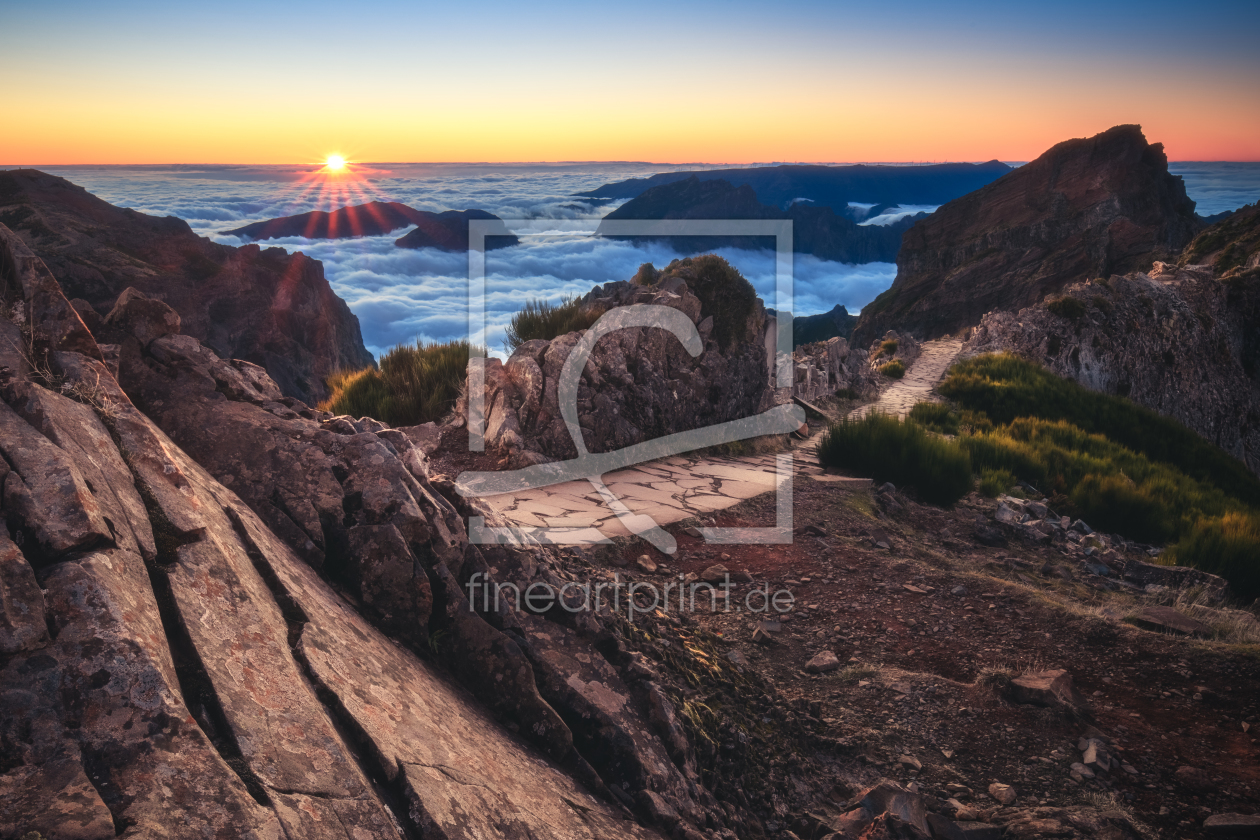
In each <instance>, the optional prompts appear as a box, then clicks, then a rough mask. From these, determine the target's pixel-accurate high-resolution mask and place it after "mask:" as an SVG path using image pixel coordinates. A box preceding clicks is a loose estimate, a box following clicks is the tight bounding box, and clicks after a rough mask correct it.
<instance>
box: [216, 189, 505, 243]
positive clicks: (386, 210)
mask: <svg viewBox="0 0 1260 840" xmlns="http://www.w3.org/2000/svg"><path fill="white" fill-rule="evenodd" d="M471 219H486V220H494V221H499V217H498V216H495V215H494V214H493V213H487V212H486V211H485V210H476V209H473V210H447V211H445V212H443V213H431V212H429V211H427V210H416V209H415V208H414V207H408V206H407V205H406V204H401V203H399V202H397V201H369V202H368V203H367V204H356V205H353V206H351V207H342V208H340V209H339V210H334V211H332V212H331V213H326V212H324V211H322V210H316V211H313V212H311V213H299V214H297V215H296V216H281V217H280V218H277V219H267V220H266V221H262V222H254V223H253V224H249V225H245V226H244V227H239V228H236V229H235V230H229V231H224V233H226V234H228V235H231V236H240V237H244V238H249V239H253V240H262V239H279V238H281V237H286V236H301V237H304V238H306V239H349V238H352V237H356V236H382V235H384V234H387V233H391V232H393V231H396V230H401V229H402V228H405V227H410V226H411V225H416V226H417V227H416V229H415V230H413V231H411V232H410V233H408V234H407V235H406V236H403V237H402V238H400V239H398V240H396V241H395V243H394V244H395V245H397V246H398V247H400V248H440V249H442V250H444V251H465V250H467V249H468V222H469V220H471ZM518 242H519V240H518V239H517V238H516V237H515V236H511V235H510V234H508V233H507V230H506V228H504V229H503V234H502V235H496V236H494V237H493V238H492V239H489V240H487V243H486V247H487V250H494V249H495V248H505V247H507V246H509V245H516V244H517V243H518Z"/></svg>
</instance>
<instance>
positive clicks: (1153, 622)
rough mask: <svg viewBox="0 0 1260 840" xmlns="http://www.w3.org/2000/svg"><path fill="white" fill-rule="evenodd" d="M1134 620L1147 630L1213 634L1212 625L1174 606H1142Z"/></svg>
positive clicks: (1189, 634) (1186, 633)
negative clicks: (1209, 625) (1177, 609)
mask: <svg viewBox="0 0 1260 840" xmlns="http://www.w3.org/2000/svg"><path fill="white" fill-rule="evenodd" d="M1132 620H1133V623H1134V624H1136V625H1137V626H1138V627H1141V628H1143V629H1145V630H1154V631H1156V632H1171V633H1177V634H1180V635H1182V636H1200V637H1204V638H1206V637H1208V636H1211V635H1212V628H1211V627H1208V626H1207V625H1206V624H1204V623H1203V622H1202V621H1197V620H1195V619H1193V618H1191V617H1190V616H1188V615H1184V614H1182V613H1179V612H1177V611H1176V610H1174V609H1173V608H1172V607H1163V606H1146V607H1142V608H1141V609H1140V610H1138V611H1137V612H1135V613H1134V614H1133V616H1132Z"/></svg>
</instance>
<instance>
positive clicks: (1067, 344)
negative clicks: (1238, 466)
mask: <svg viewBox="0 0 1260 840" xmlns="http://www.w3.org/2000/svg"><path fill="white" fill-rule="evenodd" d="M1257 323H1260V274H1257V272H1254V271H1253V272H1250V273H1249V274H1247V273H1244V274H1240V275H1234V276H1231V278H1230V279H1229V280H1228V281H1222V280H1221V279H1219V278H1218V277H1217V275H1216V274H1215V272H1214V270H1213V269H1212V268H1210V267H1208V266H1193V265H1192V266H1183V267H1176V266H1173V265H1170V264H1166V263H1160V262H1157V263H1156V264H1155V266H1154V268H1153V269H1152V270H1151V271H1150V272H1149V273H1142V272H1132V273H1129V274H1126V275H1113V276H1111V277H1109V278H1107V279H1105V280H1090V281H1085V282H1080V283H1074V284H1072V285H1070V286H1068V287H1067V288H1065V289H1064V290H1063V292H1062V294H1061V295H1054V296H1050V297H1048V298H1046V299H1045V300H1042V301H1040V302H1038V303H1036V304H1034V305H1032V306H1028V307H1027V308H1024V309H1021V310H1019V311H1018V312H992V313H990V314H988V315H986V316H985V317H984V319H983V320H981V322H980V324H979V325H978V326H977V327H976V329H975V330H974V331H973V333H972V335H971V337H970V339H969V340H968V341H967V343H966V345H965V346H964V349H963V354H964V355H974V354H979V353H990V352H1012V353H1016V354H1018V355H1019V356H1022V357H1024V358H1026V359H1030V360H1032V361H1035V362H1037V363H1039V364H1041V365H1044V366H1045V367H1047V368H1048V369H1050V370H1051V371H1053V372H1054V373H1056V374H1058V375H1059V376H1063V377H1065V378H1068V379H1072V380H1075V381H1077V382H1080V383H1081V384H1082V385H1085V386H1086V387H1088V388H1091V389H1093V390H1095V391H1102V392H1104V393H1110V394H1118V395H1120V396H1126V397H1128V398H1129V399H1131V400H1133V401H1134V402H1137V403H1140V404H1141V405H1144V406H1146V407H1148V408H1151V409H1153V410H1155V411H1158V412H1159V413H1160V414H1164V415H1167V416H1169V417H1172V418H1174V419H1176V420H1178V421H1180V422H1181V423H1183V424H1184V425H1186V426H1187V427H1189V428H1191V429H1193V430H1194V431H1196V432H1198V433H1199V434H1200V435H1202V436H1203V437H1204V438H1206V439H1208V440H1209V441H1211V442H1212V443H1214V444H1216V445H1217V446H1219V447H1220V448H1222V449H1224V450H1225V451H1226V452H1228V453H1230V454H1231V455H1233V456H1234V457H1236V458H1238V459H1239V460H1240V461H1243V462H1244V463H1246V464H1247V466H1248V467H1249V468H1250V469H1251V470H1252V472H1260V422H1257V418H1258V417H1260V387H1257V384H1256V380H1255V378H1254V373H1255V370H1256V365H1257V362H1258V361H1260V343H1257V340H1256V329H1255V326H1256V324H1257Z"/></svg>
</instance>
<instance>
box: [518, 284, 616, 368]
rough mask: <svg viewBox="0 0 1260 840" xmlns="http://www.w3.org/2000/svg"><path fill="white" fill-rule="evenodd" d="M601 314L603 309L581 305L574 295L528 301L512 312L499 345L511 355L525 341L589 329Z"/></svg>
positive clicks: (547, 338)
mask: <svg viewBox="0 0 1260 840" xmlns="http://www.w3.org/2000/svg"><path fill="white" fill-rule="evenodd" d="M603 314H604V310H603V309H601V308H599V307H592V306H584V305H583V304H582V301H581V299H580V298H577V297H566V298H565V299H564V300H562V301H561V302H560V303H558V304H553V303H548V302H547V301H545V300H528V301H526V302H525V307H524V308H523V309H522V310H521V311H520V312H517V313H516V314H515V315H513V316H512V320H511V321H510V322H509V323H508V327H507V337H506V338H505V339H504V340H503V346H504V348H505V349H506V350H507V352H508V355H511V354H512V352H513V351H515V350H516V348H517V347H520V346H521V345H522V344H524V343H525V342H527V341H533V340H534V339H542V340H543V341H551V339H553V338H557V337H559V336H562V335H568V334H569V333H571V332H577V331H578V330H585V329H589V328H590V326H591V324H594V323H595V322H596V321H598V320H599V316H601V315H603Z"/></svg>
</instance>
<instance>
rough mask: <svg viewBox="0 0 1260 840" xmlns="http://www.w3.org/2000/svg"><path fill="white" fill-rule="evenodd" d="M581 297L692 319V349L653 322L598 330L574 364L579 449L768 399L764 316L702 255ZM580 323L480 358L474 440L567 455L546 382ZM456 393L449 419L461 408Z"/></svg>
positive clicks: (724, 416) (720, 417)
mask: <svg viewBox="0 0 1260 840" xmlns="http://www.w3.org/2000/svg"><path fill="white" fill-rule="evenodd" d="M583 302H584V304H585V305H588V306H592V307H595V306H597V307H601V308H604V309H612V308H614V307H618V306H626V305H630V304H635V303H645V304H653V305H657V306H667V307H669V308H671V309H676V310H678V311H680V312H682V313H684V314H685V315H686V316H687V317H688V318H689V319H690V320H691V322H692V323H693V324H695V325H696V327H697V331H698V332H699V334H700V337H701V339H702V340H703V341H704V347H705V349H704V352H702V353H701V354H700V355H699V356H696V357H694V358H693V357H692V356H691V355H690V354H689V353H688V352H687V351H686V350H685V349H684V348H683V346H682V345H681V343H680V342H679V340H678V339H677V338H675V337H674V336H673V334H671V333H669V332H667V331H665V330H662V329H657V328H653V327H635V328H631V329H623V330H618V331H617V332H614V333H612V334H610V335H608V336H605V337H604V338H602V339H601V340H600V341H599V343H598V344H596V345H595V349H594V352H593V353H592V354H591V357H590V360H589V361H588V362H587V365H586V368H585V369H584V370H583V373H582V383H581V385H580V386H579V388H578V419H579V423H580V424H581V426H582V431H583V437H584V440H585V441H586V446H587V449H588V450H589V451H591V452H609V451H613V450H616V449H621V448H624V447H626V446H629V445H631V444H635V443H641V442H643V441H645V440H650V439H653V438H658V437H663V436H665V435H668V434H673V433H675V432H679V431H685V430H688V429H696V428H701V427H703V426H710V425H714V424H717V423H722V422H726V421H728V420H735V419H738V418H741V417H748V416H751V415H753V414H756V413H757V412H758V411H759V410H761V409H762V408H763V407H769V405H772V404H773V403H772V402H769V389H768V382H769V375H770V366H769V362H768V361H767V359H768V356H767V347H768V346H770V347H772V346H773V341H774V330H773V326H774V321H773V319H772V318H771V317H769V316H767V314H766V311H765V307H764V306H763V305H762V303H761V301H760V300H759V299H758V298H757V295H756V292H755V291H753V288H752V286H751V285H750V284H749V283H748V281H747V280H744V278H743V277H741V276H739V274H738V272H736V271H735V270H734V269H733V268H732V267H731V266H730V265H729V264H728V263H727V262H726V261H725V260H723V259H721V258H720V257H715V256H712V255H709V256H703V257H698V258H696V259H687V260H677V261H675V262H674V263H671V264H670V266H668V267H667V268H666V269H664V270H663V271H662V272H660V273H659V274H658V273H657V272H656V271H655V269H652V267H651V266H645V267H644V268H643V269H640V272H639V275H636V278H635V280H632V281H619V282H614V283H606V284H604V285H602V286H596V287H595V288H594V289H593V290H592V291H591V292H590V293H588V294H587V295H586V297H585V298H584V299H583ZM581 337H582V333H581V332H574V333H569V334H568V335H563V336H560V337H558V338H555V339H553V340H551V341H542V340H534V341H527V342H525V343H524V344H522V345H521V346H520V347H518V348H517V349H516V351H515V352H514V353H513V354H512V357H511V358H510V359H508V361H507V363H506V364H504V363H500V362H499V361H498V360H497V359H489V360H487V362H486V374H485V382H486V389H485V412H486V444H487V445H488V446H489V447H492V448H494V449H497V450H499V451H502V452H504V453H505V454H511V455H514V456H515V457H516V458H517V459H518V460H520V459H524V460H527V461H534V462H545V461H547V460H555V459H567V458H572V457H575V456H576V454H577V450H576V448H575V446H574V443H573V440H572V438H571V437H570V436H569V432H568V429H567V427H566V426H565V424H564V420H563V418H562V417H561V415H560V406H559V402H558V383H559V378H560V372H561V370H562V369H563V367H564V363H565V360H566V359H567V358H568V357H569V354H570V353H571V352H572V351H573V348H574V347H575V346H576V345H577V343H578V341H579V340H580V339H581ZM466 406H467V404H466V402H465V400H463V399H461V400H460V402H459V403H458V404H457V405H456V409H455V415H454V416H455V418H456V420H457V421H458V420H459V419H460V418H462V417H464V416H465V415H466V413H467V407H466Z"/></svg>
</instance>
